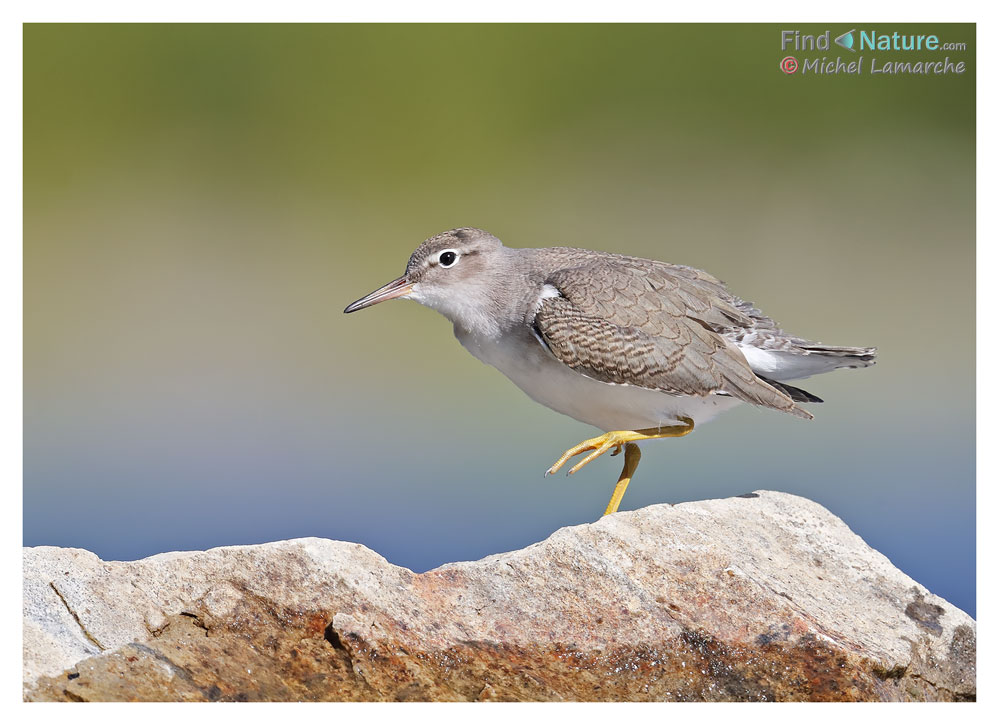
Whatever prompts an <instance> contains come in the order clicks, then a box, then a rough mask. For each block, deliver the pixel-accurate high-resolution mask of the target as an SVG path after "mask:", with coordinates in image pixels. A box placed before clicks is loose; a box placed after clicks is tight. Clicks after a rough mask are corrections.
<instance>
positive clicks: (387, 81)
mask: <svg viewBox="0 0 999 725" xmlns="http://www.w3.org/2000/svg"><path fill="white" fill-rule="evenodd" d="M827 27H828V28H831V29H832V35H833V37H835V36H836V35H838V34H839V33H840V32H843V31H845V30H848V29H849V27H848V26H845V25H844V26H838V25H835V24H833V25H830V26H807V25H804V26H798V25H788V26H771V25H712V26H708V25H672V26H670V25H665V26H664V25H642V26H633V25H612V26H603V25H528V26H521V25H377V26H375V25H311V26H301V25H232V26H226V25H200V26H199V25H191V26H184V25H148V26H136V25H28V26H25V30H24V61H25V62H24V184H25V186H24V191H25V193H24V235H25V236H24V275H25V285H24V290H25V292H24V295H25V307H24V310H25V311H24V315H25V320H24V322H25V325H24V343H25V346H24V370H25V391H24V398H25V400H24V402H25V406H24V409H25V421H24V423H25V439H24V440H25V451H24V453H25V457H24V543H25V544H26V545H36V544H56V545H63V546H78V547H84V548H87V549H91V550H93V551H95V552H96V553H98V554H99V555H101V556H102V557H104V558H119V559H131V558H138V557H141V556H145V555H149V554H152V553H155V552H160V551H165V550H173V549H192V548H204V547H210V546H217V545H223V544H249V543H256V542H262V541H269V540H274V539H281V538H288V537H297V536H324V537H330V538H336V539H346V540H352V541H358V542H361V543H363V544H366V545H367V546H370V547H372V548H373V549H375V550H376V551H378V552H379V553H381V554H382V555H384V556H385V557H386V558H388V559H389V560H390V561H392V562H394V563H397V564H401V565H404V566H408V567H411V568H413V569H416V570H423V569H427V568H430V567H433V566H436V565H438V564H440V563H442V562H445V561H450V560H458V559H471V558H478V557H481V556H483V555H486V554H490V553H495V552H498V551H503V550H508V549H511V548H515V547H521V546H524V545H526V544H529V543H531V542H534V541H537V540H540V539H542V538H544V537H545V536H547V535H548V534H549V533H551V532H552V531H553V530H554V529H556V528H558V527H560V526H565V525H570V524H577V523H580V522H585V521H591V520H593V519H595V518H596V517H597V516H598V514H599V513H600V512H601V511H602V510H603V507H604V505H605V504H606V502H607V499H608V498H609V496H610V492H611V489H612V484H613V481H614V480H615V478H616V475H617V473H618V469H619V462H618V461H617V460H616V459H613V460H612V459H602V460H601V461H599V462H597V463H595V464H593V465H590V466H589V467H587V468H586V469H585V470H584V471H583V472H581V473H580V474H578V475H576V476H574V477H573V478H571V479H566V478H564V477H562V476H556V477H551V478H548V479H544V478H542V475H541V474H542V472H543V471H544V470H545V468H547V467H548V466H549V465H550V464H551V463H552V461H553V460H554V459H555V458H556V457H557V456H558V455H559V454H560V453H561V452H562V451H563V450H564V449H565V448H567V447H569V446H570V445H572V444H574V443H576V442H578V441H579V440H581V439H582V438H584V437H589V436H590V435H592V434H593V432H594V431H593V429H591V428H588V427H587V426H584V425H582V424H580V423H577V422H575V421H573V420H570V419H568V418H564V417H562V416H560V415H558V414H556V413H554V412H552V411H549V410H547V409H545V408H543V407H541V406H539V405H537V404H535V403H533V402H531V401H530V400H528V399H527V398H526V396H524V395H523V394H521V393H520V392H519V391H518V390H516V389H515V388H514V387H513V386H512V385H511V384H510V383H509V382H508V381H507V380H506V379H505V378H503V377H502V375H500V374H499V373H498V372H496V371H495V370H492V369H490V368H487V367H484V366H483V365H481V364H480V363H478V362H477V361H476V360H474V359H473V358H472V357H471V356H469V355H468V354H467V353H466V352H465V351H464V350H462V349H461V347H460V345H459V344H458V343H457V342H456V341H455V340H454V339H453V338H452V334H451V330H450V325H449V324H448V323H447V322H446V321H445V320H444V319H443V318H441V317H439V316H437V315H436V314H434V313H432V312H431V311H429V310H426V309H423V308H421V307H419V306H418V305H415V304H412V303H408V302H405V303H404V302H396V303H392V304H387V305H383V306H379V307H376V308H374V309H372V310H367V311H365V312H363V313H360V314H357V315H351V316H344V315H343V314H341V310H342V309H343V307H344V306H345V305H346V304H347V303H348V302H351V301H352V300H354V299H356V298H357V297H360V296H361V295H362V294H364V293H366V292H368V291H370V290H371V289H373V288H374V287H376V286H378V285H380V284H382V283H384V282H386V281H388V280H389V279H392V278H393V277H395V276H397V275H398V274H400V273H401V272H402V271H403V269H404V266H405V262H406V260H407V258H408V255H409V253H410V252H411V251H412V249H413V248H414V247H415V246H416V245H417V244H418V243H419V242H420V241H421V240H422V239H424V238H425V237H427V236H430V235H432V234H434V233H436V232H439V231H442V230H444V229H448V228H451V227H456V226H465V225H470V226H479V227H482V228H485V229H488V230H489V231H491V232H493V233H494V234H496V235H497V236H499V237H500V238H502V239H503V240H504V241H505V242H506V243H507V244H508V245H511V246H546V245H551V244H557V243H561V244H571V245H576V246H583V247H591V248H597V249H604V250H608V251H614V252H625V253H629V254H634V255H640V256H647V257H655V258H658V259H664V260H668V261H672V262H677V263H683V264H689V265H694V266H697V267H701V268H704V269H707V270H708V271H710V272H711V273H712V274H714V275H716V276H718V277H720V278H721V279H724V280H725V281H726V282H728V283H729V285H730V287H731V289H732V290H733V291H734V292H735V293H736V294H738V295H740V296H742V297H744V298H746V299H750V300H753V301H755V302H756V303H757V304H758V305H760V306H761V307H762V309H763V310H765V311H766V312H768V313H769V314H771V315H772V316H774V317H775V318H776V319H777V320H778V321H779V322H781V323H782V324H783V325H784V327H785V328H786V329H788V330H790V331H792V332H794V333H797V334H799V335H803V336H806V337H811V338H814V339H820V340H822V341H824V342H827V343H832V344H845V345H876V346H878V348H879V364H878V365H877V366H876V367H874V368H872V369H869V370H864V371H840V372H837V373H834V374H831V375H828V376H823V377H821V378H816V379H813V380H811V381H809V382H808V384H807V385H805V386H804V387H806V388H807V389H808V390H810V391H812V392H814V393H816V394H818V395H820V396H821V397H823V398H825V399H826V401H827V402H826V403H824V404H822V405H813V406H811V409H812V411H813V412H814V413H815V414H816V419H815V420H814V421H812V422H811V423H804V422H802V421H799V420H796V419H793V418H791V417H790V416H781V415H779V414H775V413H771V412H767V411H763V410H752V409H748V408H740V409H738V410H736V411H734V412H732V413H728V414H727V415H725V416H723V417H721V418H720V419H718V420H717V421H716V422H713V423H711V424H710V425H709V426H706V427H705V428H704V429H702V430H700V431H699V432H698V433H696V434H695V435H693V436H690V437H689V438H684V439H681V440H667V441H661V442H654V443H650V444H646V445H645V447H644V448H645V457H644V458H643V464H642V468H641V470H640V472H639V474H638V476H637V477H636V479H635V481H634V482H633V484H632V486H631V488H630V489H629V491H628V494H627V496H626V497H625V500H624V504H623V508H625V509H628V508H638V507H641V506H646V505H648V504H652V503H659V502H663V501H671V502H677V501H685V500H691V499H701V498H709V497H719V496H732V495H735V494H740V493H743V492H746V491H750V490H753V489H759V488H767V489H778V490H783V491H788V492H791V493H795V494H799V495H802V496H807V497H810V498H812V499H815V500H817V501H819V502H820V503H822V504H823V505H825V506H827V507H828V508H829V509H831V510H832V511H833V512H834V513H835V514H837V515H839V516H841V517H842V518H843V519H844V520H845V521H846V522H847V523H848V524H849V525H850V526H851V527H852V528H853V529H854V530H855V531H856V532H858V533H859V534H860V535H861V536H863V537H864V539H865V540H866V541H867V542H868V543H870V544H871V545H872V546H874V547H876V548H878V549H879V550H880V551H882V552H883V553H884V554H886V555H887V556H888V557H889V558H890V559H891V560H892V561H893V562H894V563H895V564H897V565H898V566H900V567H901V568H902V569H903V570H904V571H906V572H907V573H909V574H910V575H912V576H913V577H914V578H915V579H917V580H918V581H919V582H921V583H922V584H924V585H926V586H927V587H929V588H930V589H931V590H932V591H934V592H935V593H937V594H940V595H942V596H944V597H946V598H947V599H949V600H951V601H952V602H954V603H955V604H957V605H958V606H960V607H961V608H963V609H965V610H967V611H969V612H971V613H973V614H974V612H975V548H974V547H975V518H974V515H975V470H974V407H975V389H974V346H975V342H974V322H975V320H974V299H975V290H974V251H975V236H974V234H975V206H974V192H975V176H974V174H975V95H974V94H975V63H974V48H975V29H974V26H970V25H956V26H954V25H952V26H947V25H933V26H922V27H914V26H864V27H868V28H869V27H873V28H877V29H881V30H885V31H887V32H892V31H894V30H906V32H911V31H912V30H913V29H915V30H916V31H917V32H923V33H926V32H931V33H936V34H938V35H939V36H940V39H941V41H945V42H955V41H960V42H965V43H967V44H968V50H967V51H964V52H950V53H944V52H938V53H936V54H929V53H923V54H919V55H921V56H922V59H928V57H929V56H930V55H932V56H934V57H933V59H934V60H936V59H937V58H938V57H942V56H944V55H950V56H951V58H952V59H955V60H964V61H965V62H966V63H967V64H968V67H969V70H968V72H967V73H965V74H964V75H960V76H958V75H948V76H932V75H931V76H901V77H885V76H870V75H868V74H867V73H866V70H867V69H866V68H865V74H864V75H862V76H804V77H803V76H801V75H800V74H799V75H794V76H786V75H785V74H783V73H782V72H781V71H780V70H779V68H778V63H779V61H780V59H781V58H782V57H783V56H784V55H787V54H788V53H786V52H782V51H781V50H780V30H782V29H787V28H790V29H797V30H801V31H802V32H813V33H814V32H819V33H820V32H823V31H824V30H825V29H827ZM834 48H835V46H834ZM837 50H839V49H836V50H832V51H829V52H828V53H804V54H801V53H799V54H797V55H799V57H801V58H804V57H819V56H821V55H824V54H825V55H828V56H830V57H835V56H836V55H837V54H841V55H844V59H846V60H852V59H853V58H852V57H851V58H846V57H845V56H847V55H849V54H848V53H847V52H846V51H843V52H842V53H837ZM863 55H865V63H867V62H869V61H867V60H866V58H868V57H869V56H870V55H871V54H870V53H869V52H868V53H864V54H863ZM876 55H877V57H878V58H879V60H888V59H902V58H903V57H904V56H905V55H906V54H902V53H896V54H888V53H879V54H876ZM909 55H911V54H909ZM906 59H908V58H906Z"/></svg>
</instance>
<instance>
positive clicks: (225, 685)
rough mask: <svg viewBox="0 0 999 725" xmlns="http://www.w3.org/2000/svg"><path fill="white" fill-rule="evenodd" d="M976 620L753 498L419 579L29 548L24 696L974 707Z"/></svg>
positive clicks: (558, 535) (354, 567) (288, 556)
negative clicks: (117, 558)
mask: <svg viewBox="0 0 999 725" xmlns="http://www.w3.org/2000/svg"><path fill="white" fill-rule="evenodd" d="M975 646H976V625H975V621H974V620H973V619H972V618H971V617H969V616H968V615H967V614H965V613H964V612H962V611H960V610H959V609H956V608H955V607H953V606H952V605H950V604H948V603H947V602H946V601H944V600H943V599H940V598H939V597H936V596H934V595H932V594H930V593H929V592H928V591H926V590H925V589H924V588H923V587H921V586H920V585H919V584H917V583H916V582H915V581H913V580H912V579H910V578H909V577H908V576H906V575H905V574H903V573H902V572H900V571H899V570H898V569H896V568H895V567H893V566H892V564H891V562H889V561H888V559H886V558H885V557H884V556H882V555H881V554H879V553H878V552H876V551H874V550H872V549H871V548H870V547H868V546H867V545H866V544H865V543H864V542H863V541H862V540H861V539H860V538H859V537H858V536H856V535H855V534H854V533H852V532H851V531H850V530H849V529H848V528H847V527H846V525H845V524H844V523H843V522H842V521H840V520H839V519H837V518H836V517H834V516H833V515H832V514H830V513H829V512H828V511H826V510H825V509H823V508H822V507H821V506H819V505H818V504H815V503H813V502H811V501H808V500H806V499H803V498H798V497H795V496H790V495H787V494H781V493H774V492H770V491H760V492H758V493H755V494H747V495H746V496H745V497H738V498H731V499H721V500H712V501H698V502H693V503H686V504H680V505H677V506H669V505H660V506H651V507H649V508H646V509H642V510H639V511H631V512H622V513H619V514H615V515H613V516H608V517H605V518H602V519H600V520H599V521H598V522H596V523H593V524H586V525H582V526H573V527H569V528H565V529H561V530H559V531H557V532H555V533H554V534H552V536H550V537H549V538H548V539H547V540H545V541H543V542H541V543H538V544H534V545H532V546H528V547H527V548H525V549H522V550H520V551H514V552H510V553H506V554H498V555H495V556H490V557H487V558H485V559H482V560H481V561H476V562H462V563H456V564H448V565H446V566H442V567H440V568H439V569H435V570H433V571H429V572H426V573H424V574H414V573H413V572H411V571H409V570H408V569H404V568H402V567H398V566H393V565H392V564H389V563H388V562H387V561H385V559H383V558H382V557H380V556H379V555H377V554H375V553H374V552H372V551H370V550H368V549H366V548H364V547H363V546H360V545H358V544H349V543H344V542H339V541H328V540H325V539H297V540H293V541H280V542H275V543H271V544H263V545H259V546H232V547H225V548H220V549H211V550H209V551H204V552H183V553H170V554H161V555H158V556H153V557H150V558H148V559H143V560H141V561H134V562H104V561H101V560H100V559H98V558H97V557H96V556H94V555H93V554H91V553H89V552H87V551H83V550H80V549H61V548H55V547H36V548H26V549H25V550H24V698H25V699H26V700H169V701H177V700H180V701H189V700H199V701H200V700H229V701H231V700H970V699H974V698H975Z"/></svg>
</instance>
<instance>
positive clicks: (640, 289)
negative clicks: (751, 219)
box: [534, 258, 812, 418]
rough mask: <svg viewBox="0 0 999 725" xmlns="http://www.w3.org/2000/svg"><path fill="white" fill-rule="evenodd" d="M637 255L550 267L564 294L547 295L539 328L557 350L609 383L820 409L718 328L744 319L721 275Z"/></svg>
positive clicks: (790, 409)
mask: <svg viewBox="0 0 999 725" xmlns="http://www.w3.org/2000/svg"><path fill="white" fill-rule="evenodd" d="M630 261H631V260H630V259H628V258H616V259H615V260H614V261H611V260H607V259H601V260H599V261H596V262H591V261H586V262H584V263H583V264H581V265H579V266H575V267H572V268H567V269H560V270H558V271H556V272H554V273H552V274H550V275H548V277H547V279H546V280H545V283H546V284H547V285H550V286H551V287H553V288H554V289H556V290H558V293H559V294H558V295H554V294H552V295H551V296H544V297H543V298H542V299H541V301H540V304H539V306H538V309H537V312H536V314H535V317H534V327H535V331H536V332H537V334H538V336H539V337H540V339H541V340H542V341H543V342H544V343H545V345H546V346H547V347H548V349H549V350H550V351H551V353H552V355H554V356H555V357H556V358H557V359H558V360H559V361H561V362H562V363H563V364H565V365H568V366H569V367H571V368H572V369H573V370H576V371H577V372H580V373H582V374H584V375H586V376H588V377H591V378H593V379H595V380H599V381H601V382H605V383H613V384H617V385H634V386H637V387H642V388H648V389H651V390H660V391H662V392H665V393H671V394H674V395H697V396H706V395H710V394H712V393H715V394H718V393H721V394H728V395H732V396H734V397H736V398H738V399H740V400H743V401H746V402H749V403H753V404H755V405H761V406H765V407H768V408H775V409H777V410H782V411H785V412H788V413H791V414H793V415H797V416H799V417H802V418H811V417H812V416H811V414H810V413H808V412H807V411H805V410H803V409H801V408H799V407H798V406H797V405H795V403H794V401H793V400H792V399H791V397H790V396H788V395H786V394H785V393H783V392H781V391H780V390H777V389H776V388H774V387H773V386H771V385H769V384H767V383H766V382H764V381H763V380H761V379H760V378H758V377H757V376H756V374H755V373H753V371H752V370H751V369H750V367H749V364H748V363H747V362H746V358H745V357H744V356H743V354H742V353H741V352H740V351H739V350H738V349H737V348H736V347H735V346H734V345H733V344H732V343H730V342H728V341H727V340H726V339H725V338H724V337H722V336H721V335H720V334H718V333H717V332H715V331H714V330H713V329H712V328H715V327H722V326H731V325H733V324H742V323H743V322H744V320H745V314H744V313H743V312H741V311H740V310H739V309H738V308H737V307H735V306H734V305H733V304H731V303H730V302H729V301H728V300H729V299H731V296H728V295H725V293H724V287H723V286H722V285H721V283H720V282H718V281H717V280H715V279H714V278H713V277H710V276H708V275H705V274H703V273H699V274H698V270H693V269H690V268H686V267H675V266H673V265H667V264H658V265H655V266H653V267H652V268H649V266H647V265H646V266H644V267H639V266H637V265H632V264H630ZM726 297H728V299H726Z"/></svg>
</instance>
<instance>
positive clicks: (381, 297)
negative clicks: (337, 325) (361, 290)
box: [344, 276, 413, 312]
mask: <svg viewBox="0 0 999 725" xmlns="http://www.w3.org/2000/svg"><path fill="white" fill-rule="evenodd" d="M412 291H413V283H412V282H410V281H409V280H408V279H406V277H405V276H402V277H400V278H399V279H394V280H392V281H391V282H389V283H388V284H387V285H385V286H384V287H379V288H378V289H376V290H375V291H374V292H372V293H371V294H368V295H365V296H364V297H362V298H361V299H359V300H358V301H357V302H351V303H350V304H349V305H347V307H346V309H344V312H357V311H358V310H363V309H364V308H365V307H371V305H377V304H378V303H379V302H384V301H385V300H394V299H396V298H397V297H406V296H407V295H408V294H409V293H410V292H412Z"/></svg>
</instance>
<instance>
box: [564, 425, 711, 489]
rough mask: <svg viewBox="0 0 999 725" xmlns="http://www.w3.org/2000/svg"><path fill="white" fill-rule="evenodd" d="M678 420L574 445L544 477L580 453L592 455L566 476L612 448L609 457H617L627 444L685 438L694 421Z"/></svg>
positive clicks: (616, 431)
mask: <svg viewBox="0 0 999 725" xmlns="http://www.w3.org/2000/svg"><path fill="white" fill-rule="evenodd" d="M679 420H681V421H682V422H683V424H682V425H670V426H663V427H661V428H645V429H642V430H612V431H610V432H608V433H604V434H603V435H602V436H597V437H596V438H590V439H588V440H585V441H583V442H582V443H580V444H579V445H575V446H573V447H572V448H570V449H569V450H567V451H566V452H565V453H563V454H562V456H561V457H560V458H559V459H558V460H557V461H555V463H554V465H553V466H552V467H551V468H549V469H548V470H547V471H545V475H546V476H547V475H550V474H552V473H557V472H558V470H559V469H560V468H562V466H564V465H565V464H566V462H567V461H568V460H569V459H570V458H572V457H574V456H578V455H579V454H580V453H586V452H587V451H592V453H590V454H589V455H588V456H586V457H585V458H584V459H583V460H581V461H580V462H579V463H577V464H576V465H575V466H573V467H572V468H570V469H569V473H568V475H570V476H571V475H572V474H574V473H575V472H576V471H578V470H579V469H581V468H582V467H583V466H585V465H586V464H587V463H589V462H590V461H592V460H594V459H596V458H599V457H600V456H602V455H603V454H604V453H606V452H607V451H609V450H611V449H612V448H613V449H614V453H613V454H611V455H617V454H618V453H620V452H621V448H622V447H623V446H624V445H625V444H627V443H633V442H635V441H647V440H652V439H653V438H679V437H680V436H685V435H687V434H688V433H690V431H692V430H694V421H693V420H692V419H690V418H687V417H684V416H681V417H680V418H679Z"/></svg>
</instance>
